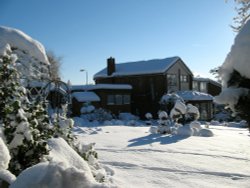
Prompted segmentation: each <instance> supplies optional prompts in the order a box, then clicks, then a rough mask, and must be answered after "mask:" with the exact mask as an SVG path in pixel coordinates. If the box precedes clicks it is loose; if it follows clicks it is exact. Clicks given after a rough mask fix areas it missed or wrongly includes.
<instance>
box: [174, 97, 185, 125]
mask: <svg viewBox="0 0 250 188" xmlns="http://www.w3.org/2000/svg"><path fill="white" fill-rule="evenodd" d="M186 108H187V107H186V105H185V104H184V103H183V102H182V101H181V100H179V99H178V100H176V102H175V105H174V107H173V108H172V110H171V111H170V117H171V119H173V120H174V121H175V122H177V121H178V120H179V119H183V118H184V115H185V114H186Z"/></svg>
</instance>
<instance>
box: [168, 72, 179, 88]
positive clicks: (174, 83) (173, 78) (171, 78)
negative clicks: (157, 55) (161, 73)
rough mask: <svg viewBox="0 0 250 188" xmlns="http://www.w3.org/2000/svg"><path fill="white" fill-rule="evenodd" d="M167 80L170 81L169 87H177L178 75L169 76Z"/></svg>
mask: <svg viewBox="0 0 250 188" xmlns="http://www.w3.org/2000/svg"><path fill="white" fill-rule="evenodd" d="M167 79H168V85H169V86H177V77H176V74H168V75H167Z"/></svg>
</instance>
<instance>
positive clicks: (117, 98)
mask: <svg viewBox="0 0 250 188" xmlns="http://www.w3.org/2000/svg"><path fill="white" fill-rule="evenodd" d="M115 104H116V105H122V95H115Z"/></svg>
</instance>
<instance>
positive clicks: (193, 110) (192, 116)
mask: <svg viewBox="0 0 250 188" xmlns="http://www.w3.org/2000/svg"><path fill="white" fill-rule="evenodd" d="M199 117H200V112H199V110H198V108H197V107H196V106H194V105H192V104H187V111H186V114H185V119H186V122H191V121H195V120H198V119H199Z"/></svg>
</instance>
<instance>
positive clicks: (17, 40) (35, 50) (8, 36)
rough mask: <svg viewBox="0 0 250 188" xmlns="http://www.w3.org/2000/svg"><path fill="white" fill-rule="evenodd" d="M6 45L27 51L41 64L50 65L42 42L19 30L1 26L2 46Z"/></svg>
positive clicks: (0, 39) (0, 41)
mask: <svg viewBox="0 0 250 188" xmlns="http://www.w3.org/2000/svg"><path fill="white" fill-rule="evenodd" d="M6 44H9V45H10V46H11V47H12V48H18V49H20V50H23V51H25V53H28V54H29V55H30V56H31V57H34V58H35V59H37V60H38V61H40V62H43V63H46V64H49V61H48V58H47V55H46V52H45V48H44V46H43V45H42V44H41V43H40V42H38V41H37V40H34V39H32V38H31V37H30V36H28V35H26V34H25V33H23V32H22V31H20V30H18V29H14V28H9V27H4V26H0V46H5V45H6Z"/></svg>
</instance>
